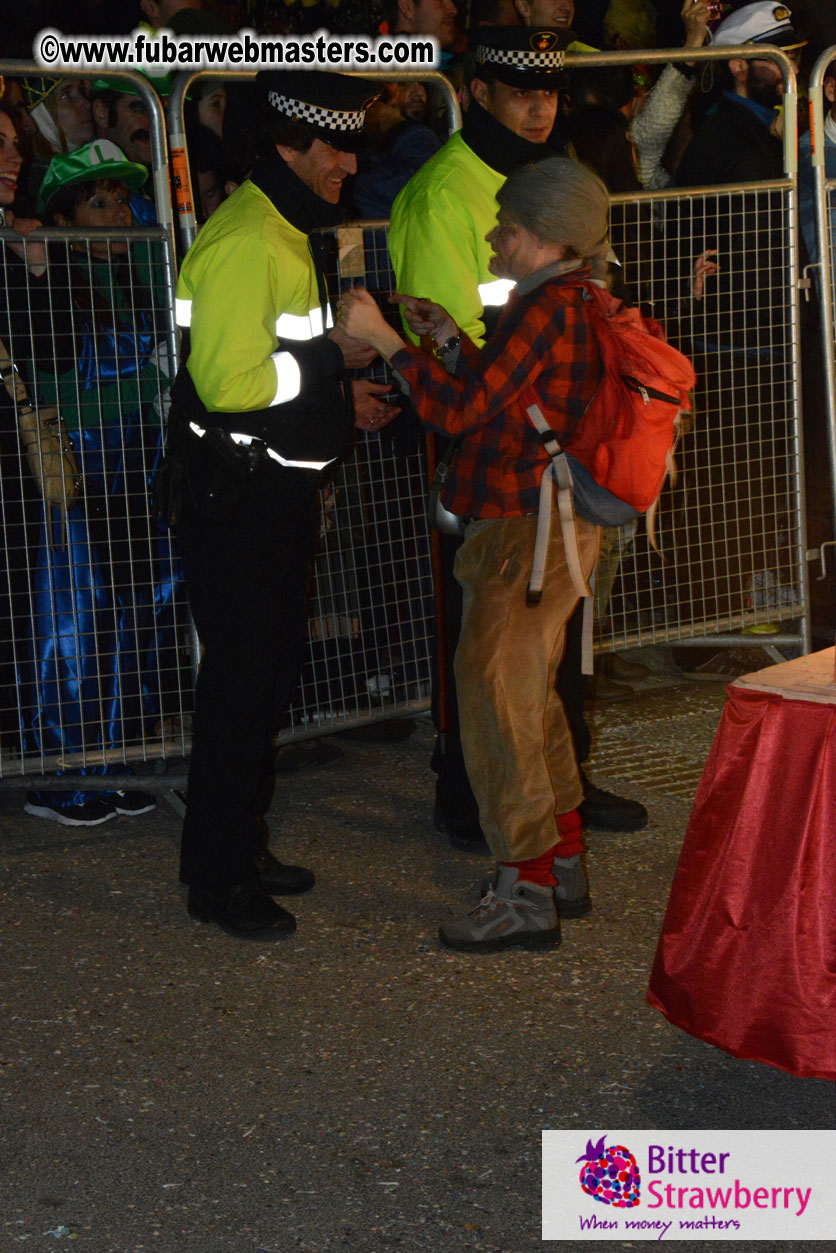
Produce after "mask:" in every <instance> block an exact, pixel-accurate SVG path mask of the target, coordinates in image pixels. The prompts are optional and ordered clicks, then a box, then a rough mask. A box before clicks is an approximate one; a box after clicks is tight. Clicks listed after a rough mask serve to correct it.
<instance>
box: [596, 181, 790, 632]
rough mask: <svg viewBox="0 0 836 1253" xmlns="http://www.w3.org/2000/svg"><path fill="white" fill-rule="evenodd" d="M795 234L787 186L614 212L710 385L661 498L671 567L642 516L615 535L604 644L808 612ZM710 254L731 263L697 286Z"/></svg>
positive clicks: (640, 269)
mask: <svg viewBox="0 0 836 1253" xmlns="http://www.w3.org/2000/svg"><path fill="white" fill-rule="evenodd" d="M790 230H791V222H790V217H789V199H788V193H787V191H786V190H784V189H781V190H773V189H766V188H758V189H755V188H752V189H748V190H743V189H741V190H737V189H735V190H733V191H732V190H730V191H723V192H720V193H713V194H705V195H697V196H688V195H681V196H680V197H678V198H677V197H674V196H672V197H671V199H670V200H666V201H656V202H652V201H644V202H634V203H626V204H617V205H615V206H614V208H613V219H612V243H613V247H614V249H615V251H616V253H617V254H618V255H619V256H620V257H622V258H623V263H624V278H625V280H626V282H627V285H628V287H629V288H630V289H631V290H632V291H633V292H634V293H635V296H636V298H637V299H638V300H639V301H640V302H641V304H642V307H643V309H644V310H645V311H646V312H651V313H652V314H653V315H654V316H655V317H656V318H657V319H658V320H659V321H660V322H661V323H662V324H663V325H664V327H665V330H666V332H667V334H668V337H669V338H670V339H671V340H672V342H674V343H675V344H676V345H677V347H679V348H681V349H682V351H683V352H685V353H687V354H688V355H689V356H690V357H691V358H692V359H693V361H694V366H695V370H696V373H697V387H696V393H695V397H694V411H693V415H692V417H691V420H690V421H689V422H688V424H687V425H688V426H689V427H690V429H689V430H687V433H686V434H685V435H684V437H683V438H682V440H681V443H680V446H679V449H678V451H677V455H676V460H677V463H678V471H679V473H678V478H677V481H676V483H675V484H674V485H673V486H668V487H666V488H665V491H664V493H663V495H662V499H661V506H660V512H659V517H658V519H657V523H656V528H657V534H658V544H659V548H660V550H661V554H662V555H661V557H660V556H659V555H657V554H656V553H655V552H654V551H653V550H652V548H651V547H650V545H649V543H648V540H647V535H646V531H645V525H644V522H643V521H640V522H639V523H638V525H637V526H636V527H633V528H624V529H622V531H621V532H620V533H615V532H612V533H610V532H605V533H604V537H603V539H604V542H603V555H602V561H601V564H600V566H599V574H598V592H597V604H596V611H597V612H596V617H597V620H598V621H597V625H598V632H599V642H600V643H601V644H602V645H604V646H611V647H619V646H623V645H624V644H626V643H627V642H651V641H659V640H677V639H688V638H695V637H701V636H704V635H711V634H712V633H717V632H723V631H729V630H731V631H739V630H740V629H742V628H753V627H766V626H769V625H773V626H777V625H778V624H781V623H784V624H787V623H791V622H793V621H794V620H796V619H798V618H800V617H801V616H802V615H803V614H804V612H805V610H804V605H803V603H802V599H803V597H802V580H801V571H800V570H799V568H798V552H799V535H798V533H797V524H796V518H797V511H798V509H799V493H800V490H801V489H800V483H799V466H798V464H797V457H796V452H795V442H794V441H795V438H796V433H797V432H796V428H797V420H798V417H797V412H796V402H795V398H794V391H793V382H794V378H795V376H796V373H797V362H796V359H795V356H796V349H795V344H794V337H793V320H792V301H793V292H792V285H791V277H790V275H789V273H788V268H789V267H788V259H789V256H790ZM709 250H716V251H710V252H709ZM701 256H702V257H705V259H706V260H707V261H708V262H709V263H710V264H711V266H713V265H714V264H715V263H716V265H717V267H718V269H717V272H716V273H708V274H706V275H705V276H704V278H703V279H702V281H699V280H698V281H696V282H695V273H696V272H697V270H698V268H699V267H697V261H698V259H699V258H700V257H701Z"/></svg>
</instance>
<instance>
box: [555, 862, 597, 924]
mask: <svg viewBox="0 0 836 1253" xmlns="http://www.w3.org/2000/svg"><path fill="white" fill-rule="evenodd" d="M552 874H553V875H554V877H555V879H557V887H556V888H555V890H554V895H555V899H556V901H557V912H558V913H559V914H560V916H561V918H585V917H586V915H587V914H591V913H592V901H591V900H590V899H589V884H588V883H587V881H586V871H585V870H584V868H583V862H582V861H581V856H580V853H576V854H575V856H574V857H555V859H554V861H553V862H552Z"/></svg>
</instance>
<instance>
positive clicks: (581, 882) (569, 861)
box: [482, 853, 592, 922]
mask: <svg viewBox="0 0 836 1253" xmlns="http://www.w3.org/2000/svg"><path fill="white" fill-rule="evenodd" d="M552 874H553V875H554V877H555V879H557V887H556V888H555V889H554V896H555V901H556V903H557V912H558V914H559V915H560V917H561V918H562V919H565V920H566V921H569V922H571V920H572V919H573V918H585V917H586V915H587V914H591V913H592V901H591V900H590V898H589V885H588V883H587V881H586V871H585V870H584V868H583V862H582V861H581V858H580V854H579V853H576V854H575V856H574V857H555V859H554V861H553V862H552ZM496 881H497V871H494V873H493V875H492V876H491V877H490V878H487V879H483V880H482V895H483V896H486V895H487V893H489V892H495V891H496Z"/></svg>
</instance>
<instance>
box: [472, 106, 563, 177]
mask: <svg viewBox="0 0 836 1253" xmlns="http://www.w3.org/2000/svg"><path fill="white" fill-rule="evenodd" d="M462 139H463V140H464V142H465V143H466V144H467V146H468V148H472V149H473V151H474V152H475V153H476V155H477V157H479V158H480V160H482V161H484V162H485V165H489V166H490V167H491V169H492V170H496V172H497V173H498V174H504V175H505V177H506V178H507V177H508V175H509V174H510V173H511V172H512V171H513V170H516V169H517V167H518V166H520V165H528V164H529V163H530V162H532V161H542V160H543V158H544V157H553V156H554V155H555V150H554V148H552V146H551V145H550V144H533V143H532V142H531V141H530V140H529V139H523V138H522V136H520V135H515V134H514V132H513V131H509V129H508V127H507V126H503V125H502V123H501V122H498V121H497V120H496V118H494V117H491V115H490V113H488V111H487V109H483V108H482V106H481V104H477V102H476V101H475V100H471V102H470V105H469V106H468V110H467V113H465V115H464V121H463V123H462Z"/></svg>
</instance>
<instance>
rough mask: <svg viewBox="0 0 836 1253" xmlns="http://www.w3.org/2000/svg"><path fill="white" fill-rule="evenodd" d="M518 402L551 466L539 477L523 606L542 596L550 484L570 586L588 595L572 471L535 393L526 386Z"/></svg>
mask: <svg viewBox="0 0 836 1253" xmlns="http://www.w3.org/2000/svg"><path fill="white" fill-rule="evenodd" d="M521 399H522V403H523V406H524V408H525V412H526V415H527V417H528V420H529V422H530V423H531V425H532V426H533V427H534V429H535V430H536V431H537V433H538V435H539V436H540V439H541V441H542V443H543V447H544V448H545V450H546V452H547V453H548V454H549V456H550V457H551V465H548V466H546V468H545V470H544V471H543V477H542V479H541V480H540V507H539V510H538V514H537V538H536V540H535V542H534V562H533V564H532V567H531V578H530V579H529V582H528V588H527V590H526V594H525V603H526V604H527V605H531V606H534V605H539V603H540V600H541V598H542V595H543V578H544V576H545V570H546V557H547V554H548V548H549V536H550V534H551V522H552V500H553V496H554V485H555V484H557V511H558V513H559V514H560V526H561V530H562V532H563V547H564V548H565V550H566V562H567V564H568V567H569V576H570V578H571V580H572V587H573V588H574V589H575V592H576V593H577V595H578V596H579V597H580V598H583V597H586V596H591V595H592V591H591V589H590V586H589V584H588V582H587V581H586V579H585V578H584V573H583V568H582V566H581V557H580V552H579V550H578V536H577V532H576V530H575V510H574V507H573V505H572V471H571V469H570V467H569V462H568V460H567V457H566V453H565V452H564V451H563V448H562V446H561V444H560V440H559V439H558V436H557V432H556V431H553V430H552V429H551V427H550V426H549V424H548V422H547V421H546V419H545V417H544V416H543V411H542V409H541V408H540V404H539V400H538V397H537V393H536V392H535V390H534V388H533V387H528V388H526V390H525V391H524V392H523V394H522V397H521Z"/></svg>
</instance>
